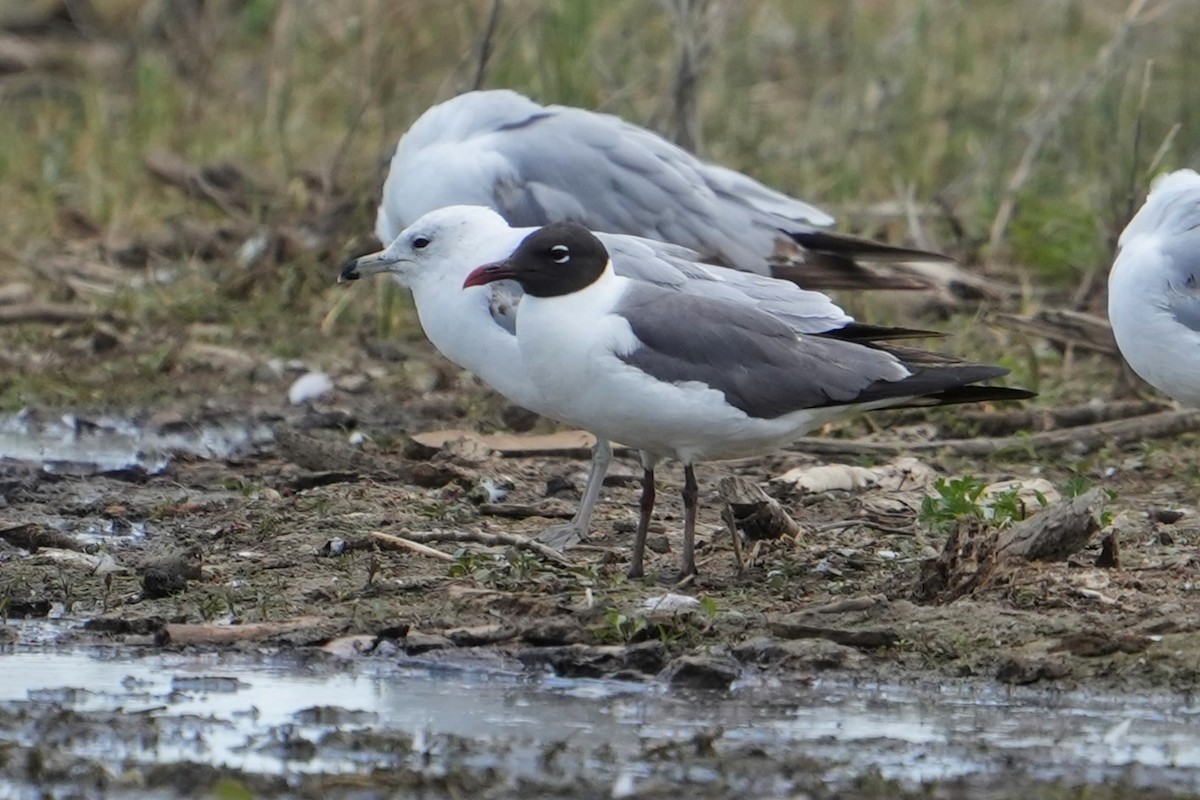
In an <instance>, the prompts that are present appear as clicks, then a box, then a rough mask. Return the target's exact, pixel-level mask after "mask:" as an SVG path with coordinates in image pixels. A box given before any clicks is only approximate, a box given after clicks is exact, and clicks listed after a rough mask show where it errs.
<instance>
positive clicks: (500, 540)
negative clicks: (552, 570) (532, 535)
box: [404, 531, 572, 567]
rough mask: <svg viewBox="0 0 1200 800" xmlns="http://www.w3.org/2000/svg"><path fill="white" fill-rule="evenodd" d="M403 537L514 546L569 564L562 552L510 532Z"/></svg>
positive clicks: (474, 532)
mask: <svg viewBox="0 0 1200 800" xmlns="http://www.w3.org/2000/svg"><path fill="white" fill-rule="evenodd" d="M404 536H405V538H406V539H408V540H410V541H412V542H418V543H422V544H424V543H431V542H459V543H471V544H482V545H487V546H489V547H516V548H518V549H520V550H530V551H532V552H534V553H537V554H538V555H540V556H541V557H542V558H544V559H546V560H547V561H553V562H554V563H555V564H560V565H562V566H565V567H566V566H570V565H571V563H572V562H571V559H569V558H567V557H566V556H564V555H563V554H562V553H560V552H558V551H557V550H554V549H552V548H549V547H547V546H546V545H544V544H542V543H541V542H538V541H535V540H533V539H526V538H525V537H523V536H516V535H514V534H511V533H484V532H483V531H421V532H417V531H410V532H408V533H406V534H404Z"/></svg>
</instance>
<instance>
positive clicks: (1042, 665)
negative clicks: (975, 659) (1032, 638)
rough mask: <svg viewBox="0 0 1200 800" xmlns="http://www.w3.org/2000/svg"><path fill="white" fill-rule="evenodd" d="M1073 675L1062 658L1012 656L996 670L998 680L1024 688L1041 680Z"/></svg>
mask: <svg viewBox="0 0 1200 800" xmlns="http://www.w3.org/2000/svg"><path fill="white" fill-rule="evenodd" d="M1070 674H1071V667H1070V666H1069V665H1068V664H1067V662H1066V660H1065V659H1061V658H1030V657H1025V656H1012V657H1011V658H1009V659H1007V660H1005V661H1004V662H1003V663H1002V664H1001V665H1000V668H999V669H998V670H996V680H998V681H1001V682H1003V683H1011V684H1014V685H1017V686H1024V685H1026V684H1030V683H1037V682H1038V681H1040V680H1056V679H1058V678H1065V677H1067V676H1068V675H1070Z"/></svg>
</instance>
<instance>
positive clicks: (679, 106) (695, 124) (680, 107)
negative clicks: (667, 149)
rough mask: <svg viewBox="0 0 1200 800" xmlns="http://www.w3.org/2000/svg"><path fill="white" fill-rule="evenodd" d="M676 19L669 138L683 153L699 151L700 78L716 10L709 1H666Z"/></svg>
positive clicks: (709, 51) (708, 48)
mask: <svg viewBox="0 0 1200 800" xmlns="http://www.w3.org/2000/svg"><path fill="white" fill-rule="evenodd" d="M668 5H669V6H670V8H671V11H672V13H673V15H674V17H675V24H674V28H675V44H676V59H675V75H674V78H673V79H672V83H671V111H670V117H671V138H672V139H673V140H674V141H675V143H676V144H677V145H679V146H680V147H682V148H683V149H685V150H690V151H691V152H693V153H694V152H697V150H698V149H699V147H700V117H699V113H698V105H699V103H698V99H697V98H698V97H699V95H700V91H699V90H700V77H701V75H702V73H703V72H704V68H705V66H706V62H707V61H708V58H709V55H710V54H711V52H712V33H713V30H712V29H713V22H714V12H715V10H716V7H715V6H714V5H713V4H712V2H711V0H669V3H668Z"/></svg>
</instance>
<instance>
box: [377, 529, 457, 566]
mask: <svg viewBox="0 0 1200 800" xmlns="http://www.w3.org/2000/svg"><path fill="white" fill-rule="evenodd" d="M371 538H372V539H373V540H375V541H376V542H377V543H378V544H380V545H381V546H382V547H383V548H384V549H385V550H411V551H413V552H414V553H420V554H421V555H423V556H429V557H430V558H436V559H439V560H441V561H453V560H454V556H452V555H450V554H449V553H443V552H442V551H441V550H436V549H434V548H432V547H430V546H429V545H426V544H421V543H420V542H414V541H413V540H411V539H406V538H404V537H403V536H396V535H395V534H391V533H383V532H382V531H371Z"/></svg>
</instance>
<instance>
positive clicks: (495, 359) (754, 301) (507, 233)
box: [340, 206, 920, 547]
mask: <svg viewBox="0 0 1200 800" xmlns="http://www.w3.org/2000/svg"><path fill="white" fill-rule="evenodd" d="M533 230H534V229H533V228H512V227H509V225H508V223H507V222H505V221H504V219H503V218H501V217H500V215H499V214H497V213H496V212H495V211H492V210H491V209H488V208H483V207H481V206H450V207H448V208H440V209H438V210H436V211H431V212H429V213H428V214H426V215H424V216H423V217H421V218H420V219H418V220H417V221H416V222H415V223H413V224H412V225H410V226H409V227H408V228H407V229H405V230H404V231H402V232H400V234H399V235H398V236H396V237H395V239H394V240H393V241H392V242H391V243H390V244H389V245H388V246H387V247H386V248H384V249H383V250H381V251H379V252H377V253H373V254H371V255H366V256H362V257H361V258H356V259H352V260H351V261H349V262H347V263H346V265H345V266H344V267H343V268H342V272H341V276H340V279H341V280H356V279H358V278H360V277H364V276H368V275H373V274H378V273H387V274H389V275H391V276H392V278H393V279H394V280H395V281H396V282H397V283H398V284H399V285H401V286H402V287H404V288H407V289H409V290H410V291H411V292H412V295H413V301H414V304H415V305H416V309H417V317H418V319H419V320H420V323H421V328H422V329H423V330H424V332H425V335H426V337H427V338H428V339H429V341H430V342H432V343H433V346H434V347H436V348H437V349H438V351H440V352H441V354H442V355H443V356H445V357H446V358H448V359H450V360H451V361H453V362H454V363H455V364H457V365H458V366H460V367H462V368H463V369H466V370H467V371H469V372H472V373H474V374H475V375H476V376H477V377H479V378H480V379H481V380H483V381H484V382H485V383H487V384H488V385H490V386H491V387H492V388H493V389H495V390H496V391H498V392H500V394H502V395H504V396H505V397H507V398H508V399H509V400H510V401H512V402H514V403H516V404H517V405H520V406H524V407H525V408H528V409H530V410H531V411H535V412H537V413H539V414H543V415H546V416H551V417H556V413H555V412H556V410H557V407H556V406H555V405H553V404H548V403H547V402H546V401H545V398H544V397H543V395H542V393H541V391H540V390H539V389H538V388H537V386H536V385H535V384H534V383H533V381H532V380H530V377H529V374H528V371H527V370H526V368H525V365H524V364H523V363H522V361H521V356H520V352H519V350H518V347H517V338H516V329H517V316H518V315H517V310H518V304H519V303H520V301H521V288H520V286H519V285H518V284H516V283H513V282H511V281H505V282H499V283H493V284H490V285H489V286H487V287H481V288H476V289H468V290H465V291H464V290H463V288H462V284H463V280H464V279H465V278H466V276H467V275H468V273H470V271H471V269H472V268H473V267H475V266H477V265H478V264H480V263H482V262H484V261H492V260H498V259H502V258H505V257H507V256H509V255H510V254H511V253H512V252H513V251H514V250H515V249H516V248H517V246H518V245H519V244H520V243H521V242H522V241H523V240H524V239H525V237H527V236H528V235H529V234H530V233H532V232H533ZM599 236H600V239H601V240H602V241H603V242H604V245H605V247H606V248H607V249H608V252H609V253H610V254H611V256H612V262H613V267H614V269H615V270H616V272H617V274H619V275H623V276H625V277H626V278H628V279H630V280H633V281H638V282H642V283H646V284H648V285H653V286H657V287H660V288H662V289H663V290H664V291H669V292H672V293H678V294H685V295H690V296H698V297H706V298H710V299H720V300H723V301H725V302H728V303H731V304H734V305H744V306H750V307H753V308H756V309H758V310H759V311H761V312H763V313H765V314H770V315H771V316H773V317H774V318H776V319H778V320H779V321H780V322H781V323H782V324H784V325H786V326H787V327H788V328H789V329H790V330H793V331H795V332H797V333H833V332H837V335H840V336H844V337H848V338H853V337H867V338H875V339H884V338H902V337H906V336H910V335H914V334H916V333H920V332H915V331H909V330H907V329H902V328H880V327H876V326H870V325H863V324H859V323H856V322H855V321H854V320H853V318H851V317H850V315H849V314H847V313H846V312H845V311H843V310H842V309H841V308H840V307H838V306H837V304H835V303H834V302H833V301H832V300H831V299H830V298H829V297H827V296H826V295H824V294H821V293H819V292H813V291H807V290H804V289H801V288H799V287H798V286H795V285H793V284H791V283H789V282H787V281H781V280H775V279H772V278H766V277H763V276H760V275H755V274H752V273H747V272H739V271H737V270H732V269H727V268H724V267H714V266H710V265H707V264H702V263H699V262H698V261H697V258H698V256H697V255H696V254H695V253H693V252H691V251H689V250H687V249H686V248H683V247H678V246H676V245H670V244H664V243H663V242H657V241H653V240H651V239H642V238H639V237H636V236H622V235H618V234H604V233H602V234H599ZM611 459H612V448H611V446H610V444H609V443H608V441H607V440H605V439H604V438H603V437H598V440H597V443H596V447H595V451H594V454H593V459H592V466H591V469H590V471H589V473H588V478H587V483H586V485H585V488H584V491H583V498H582V501H581V503H580V505H579V509H578V512H577V513H576V514H575V516H574V518H573V519H572V520H571V521H570V522H568V523H566V524H563V525H556V526H552V527H550V528H549V529H547V530H546V531H545V532H544V533H543V534H542V536H541V537H540V538H541V539H542V541H545V542H547V543H549V544H552V545H555V546H560V547H565V546H569V545H571V544H574V543H575V542H577V541H578V540H579V539H581V538H583V537H584V536H586V535H587V532H588V529H589V526H590V523H591V516H592V512H593V510H594V508H595V504H596V500H597V497H598V496H599V492H600V488H601V486H602V484H603V481H604V474H605V472H606V471H607V469H608V465H609V463H610V461H611Z"/></svg>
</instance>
